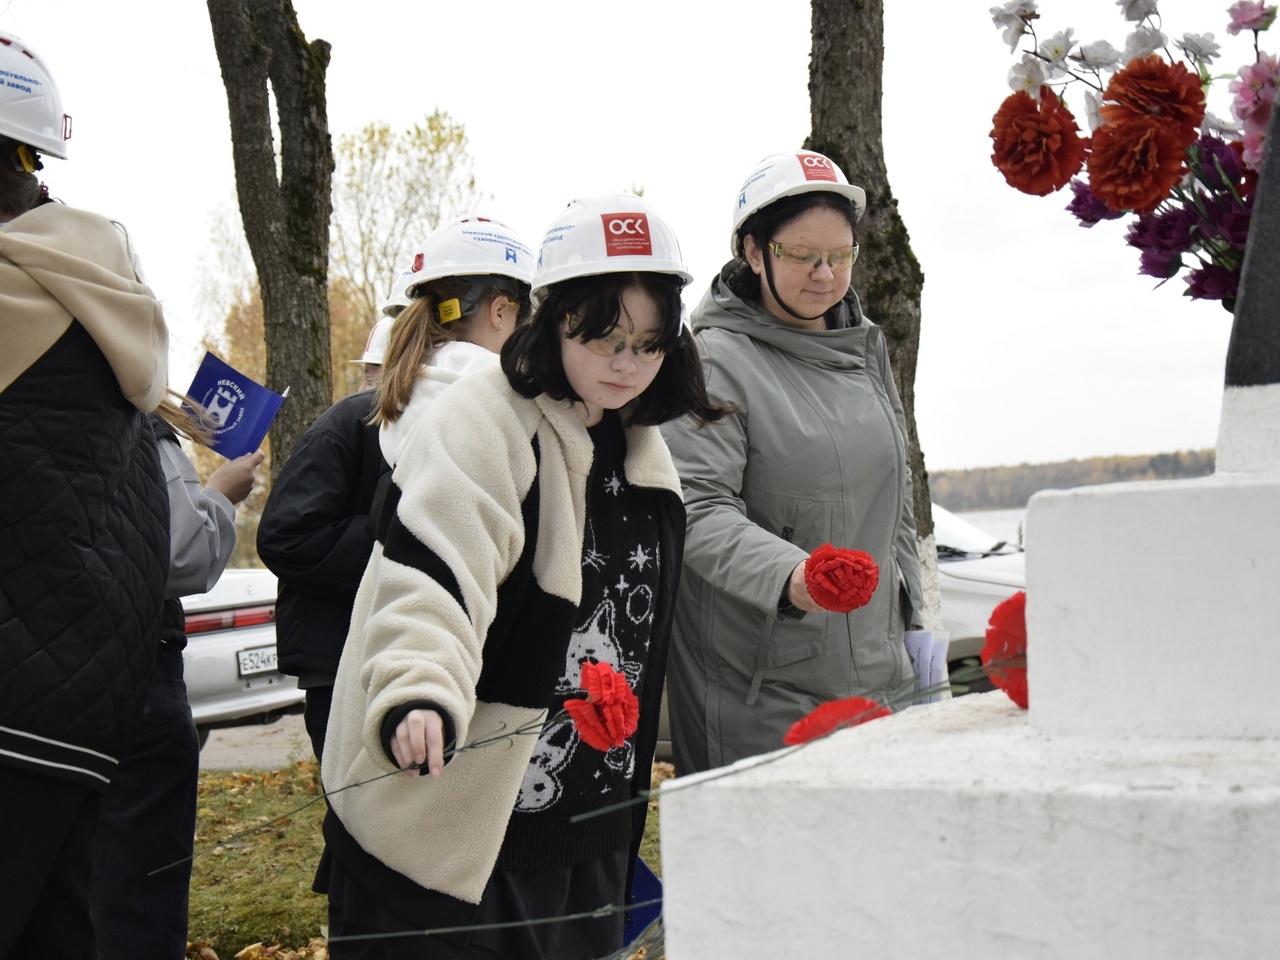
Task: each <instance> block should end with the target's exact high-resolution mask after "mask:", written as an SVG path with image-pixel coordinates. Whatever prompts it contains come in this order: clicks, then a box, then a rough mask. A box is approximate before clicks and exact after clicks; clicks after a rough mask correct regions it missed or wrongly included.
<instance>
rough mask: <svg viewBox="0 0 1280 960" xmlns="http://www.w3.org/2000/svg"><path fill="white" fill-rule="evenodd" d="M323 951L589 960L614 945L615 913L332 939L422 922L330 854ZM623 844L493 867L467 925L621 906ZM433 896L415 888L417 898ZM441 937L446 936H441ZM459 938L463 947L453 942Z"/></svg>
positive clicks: (346, 959)
mask: <svg viewBox="0 0 1280 960" xmlns="http://www.w3.org/2000/svg"><path fill="white" fill-rule="evenodd" d="M330 860H331V864H332V866H331V873H330V877H329V936H330V938H331V939H330V941H329V956H331V957H333V958H334V960H495V958H502V960H594V958H597V957H603V956H607V955H608V954H610V953H613V952H615V951H616V950H618V949H620V948H621V947H622V941H623V914H622V913H621V912H619V913H611V914H607V915H605V916H603V917H579V918H578V919H575V920H566V921H562V922H558V923H531V924H529V925H528V926H515V927H505V928H503V929H489V930H478V931H477V932H476V933H473V934H470V935H467V934H448V935H442V936H431V937H423V936H403V937H381V938H377V939H374V938H371V939H368V940H352V941H339V942H337V943H335V942H334V941H333V939H332V938H334V937H341V936H353V935H361V934H366V935H367V934H377V933H390V932H406V931H413V930H422V929H424V928H426V927H428V926H429V924H428V923H426V922H425V920H424V918H419V919H418V921H417V922H413V921H410V920H406V919H405V918H404V917H403V916H401V915H399V914H397V913H396V912H395V911H394V910H392V909H391V908H390V907H389V906H387V904H386V902H385V900H384V899H383V898H381V897H379V896H377V895H376V894H375V893H374V892H372V891H370V890H369V889H368V888H367V887H365V886H364V885H363V884H361V883H360V882H359V880H357V879H356V878H355V877H354V876H352V875H351V874H350V873H348V872H347V871H346V870H344V869H343V866H342V864H341V863H340V862H339V861H338V858H337V857H330ZM629 862H630V854H629V851H628V850H626V849H622V850H618V851H615V852H613V853H608V854H605V855H603V856H601V857H597V858H596V859H594V860H588V861H587V862H585V863H579V864H575V865H573V866H569V867H550V868H546V869H539V870H502V869H496V870H494V872H493V875H492V876H491V877H490V878H489V883H488V885H487V886H486V887H485V890H484V893H483V894H482V895H481V901H480V906H479V908H478V909H477V910H476V913H475V916H474V918H473V920H472V924H473V925H476V926H484V925H492V924H498V925H501V924H510V923H512V922H518V921H522V920H523V921H528V920H535V921H536V920H547V919H550V918H554V917H563V916H567V915H575V914H582V913H589V912H591V911H593V910H596V909H598V908H600V907H602V906H608V905H609V904H611V903H621V902H622V898H623V892H624V890H625V887H626V867H627V865H628V863H629ZM437 896H440V895H439V894H436V893H433V892H431V891H427V890H424V891H423V892H422V902H423V903H427V902H428V901H430V899H431V898H432V897H437ZM446 938H447V939H446ZM462 942H466V944H467V945H466V946H457V945H456V944H457V943H462Z"/></svg>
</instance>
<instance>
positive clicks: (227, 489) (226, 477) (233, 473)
mask: <svg viewBox="0 0 1280 960" xmlns="http://www.w3.org/2000/svg"><path fill="white" fill-rule="evenodd" d="M265 456H266V454H265V453H263V452H262V451H261V450H255V451H253V453H246V454H245V455H244V456H241V457H236V458H235V459H234V460H228V461H227V462H226V463H224V464H223V465H222V466H220V467H219V468H218V469H217V470H215V471H213V473H211V474H209V482H208V483H206V484H205V486H206V487H212V488H213V489H214V490H217V491H218V492H219V493H220V494H222V495H223V496H224V497H226V498H227V499H228V500H230V501H231V502H232V503H239V502H240V501H241V500H243V499H244V498H245V497H247V496H249V494H251V493H252V492H253V480H254V475H255V473H256V471H257V469H258V464H260V463H261V462H262V460H263V458H264V457H265Z"/></svg>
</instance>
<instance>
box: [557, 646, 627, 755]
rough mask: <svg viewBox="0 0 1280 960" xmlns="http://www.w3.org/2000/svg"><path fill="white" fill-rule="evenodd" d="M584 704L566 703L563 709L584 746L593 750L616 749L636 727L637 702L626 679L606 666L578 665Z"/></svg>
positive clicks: (577, 700) (579, 700)
mask: <svg viewBox="0 0 1280 960" xmlns="http://www.w3.org/2000/svg"><path fill="white" fill-rule="evenodd" d="M582 689H583V690H585V691H586V694H587V698H586V699H585V700H583V699H580V698H576V699H573V700H566V701H565V702H564V708H565V710H566V711H568V713H569V717H570V718H571V719H572V720H573V726H574V729H576V730H577V731H578V736H580V737H581V738H582V740H583V742H584V743H586V744H588V745H589V746H592V747H595V748H596V749H597V750H601V751H607V750H608V749H609V748H610V747H620V746H622V745H623V744H624V743H626V742H627V738H628V737H629V736H631V735H632V734H633V733H635V732H636V727H638V726H639V725H640V701H638V700H637V699H636V695H635V693H634V692H633V691H632V689H631V685H630V684H629V683H627V678H626V677H624V676H623V675H622V674H620V673H619V672H618V671H616V670H614V669H613V667H611V666H609V664H607V663H591V662H590V661H588V662H586V663H583V665H582Z"/></svg>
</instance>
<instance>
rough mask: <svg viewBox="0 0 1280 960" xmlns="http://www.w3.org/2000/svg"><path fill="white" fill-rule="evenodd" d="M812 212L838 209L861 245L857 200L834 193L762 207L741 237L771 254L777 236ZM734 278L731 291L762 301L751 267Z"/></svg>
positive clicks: (740, 231)
mask: <svg viewBox="0 0 1280 960" xmlns="http://www.w3.org/2000/svg"><path fill="white" fill-rule="evenodd" d="M810 210H834V211H835V212H836V213H839V214H842V215H843V216H844V218H845V219H846V220H848V221H849V229H850V230H852V231H853V242H854V243H855V244H856V243H858V212H857V210H856V209H855V208H854V205H853V201H852V200H850V199H849V198H848V197H845V196H841V195H840V194H838V193H833V192H832V191H830V190H814V191H811V192H809V193H798V194H795V195H793V196H790V197H783V198H782V199H781V200H775V201H774V202H773V203H771V204H769V205H768V206H766V207H761V208H760V209H759V210H757V211H756V212H755V213H753V214H752V215H751V216H749V217H747V219H746V220H745V221H743V224H742V226H741V227H739V228H738V237H739V238H746V237H751V238H752V239H753V240H755V242H756V246H757V247H759V248H760V249H761V250H763V251H764V252H765V253H766V254H768V252H769V246H768V244H769V241H770V240H772V239H773V237H774V234H776V233H777V232H778V231H779V230H781V229H782V228H783V227H785V226H786V225H787V224H788V223H790V222H791V221H792V220H797V219H799V218H800V217H802V216H803V215H804V214H806V213H808V212H809V211H810ZM744 246H745V244H744ZM738 260H739V261H741V262H742V263H744V264H745V263H746V256H745V254H744V255H743V256H741V257H738ZM735 263H736V261H730V264H735ZM725 273H726V275H729V274H730V271H729V270H727V269H726V271H725ZM731 276H732V283H731V284H730V289H732V290H733V292H734V293H736V294H737V295H738V296H740V297H741V298H742V299H744V300H749V301H750V302H752V303H757V304H758V303H759V302H760V278H759V277H758V276H756V274H755V273H754V272H753V271H752V270H751V269H750V267H748V268H747V269H746V270H734V271H732V274H731Z"/></svg>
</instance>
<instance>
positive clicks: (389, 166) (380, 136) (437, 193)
mask: <svg viewBox="0 0 1280 960" xmlns="http://www.w3.org/2000/svg"><path fill="white" fill-rule="evenodd" d="M336 160H337V169H336V171H335V173H334V180H333V220H332V224H331V229H330V239H331V244H330V269H331V272H332V274H333V276H335V277H338V278H341V280H342V281H344V286H343V296H345V297H349V298H351V301H352V306H353V307H354V308H355V309H357V310H359V311H360V312H362V313H363V314H364V315H365V316H366V317H369V318H371V319H370V322H372V320H373V319H376V314H377V307H378V304H380V303H381V302H382V301H383V299H384V298H385V297H386V295H387V291H388V289H389V285H390V283H391V281H392V280H393V279H394V278H395V277H396V276H397V275H399V273H400V272H401V270H403V269H404V267H405V266H406V265H407V264H408V263H409V260H410V258H411V257H412V256H413V253H414V251H416V250H418V249H419V248H420V247H421V245H422V241H423V240H424V239H425V238H426V236H427V234H429V233H430V232H431V231H432V230H434V229H435V227H436V225H437V224H439V223H440V222H441V221H442V220H447V219H449V218H450V217H456V216H460V215H462V214H464V213H475V212H477V208H478V206H479V204H480V203H481V202H482V200H483V198H482V197H481V196H480V195H479V194H478V193H477V192H476V180H475V175H474V174H473V173H472V166H473V161H472V158H471V154H470V153H469V151H468V145H467V132H466V127H465V126H464V125H463V124H462V123H459V122H457V121H455V120H454V119H453V118H452V117H450V116H449V114H448V113H446V112H445V111H443V110H440V109H438V108H437V109H436V110H435V111H433V112H432V113H430V114H428V115H427V116H426V117H424V118H423V120H422V121H421V122H420V123H414V124H412V125H411V126H409V127H408V128H406V129H404V130H400V131H393V130H392V129H391V127H390V125H389V124H386V123H370V124H368V125H367V126H365V127H364V128H363V129H361V130H360V131H359V132H358V133H354V134H346V135H343V136H341V137H339V138H338V143H337V148H336Z"/></svg>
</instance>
